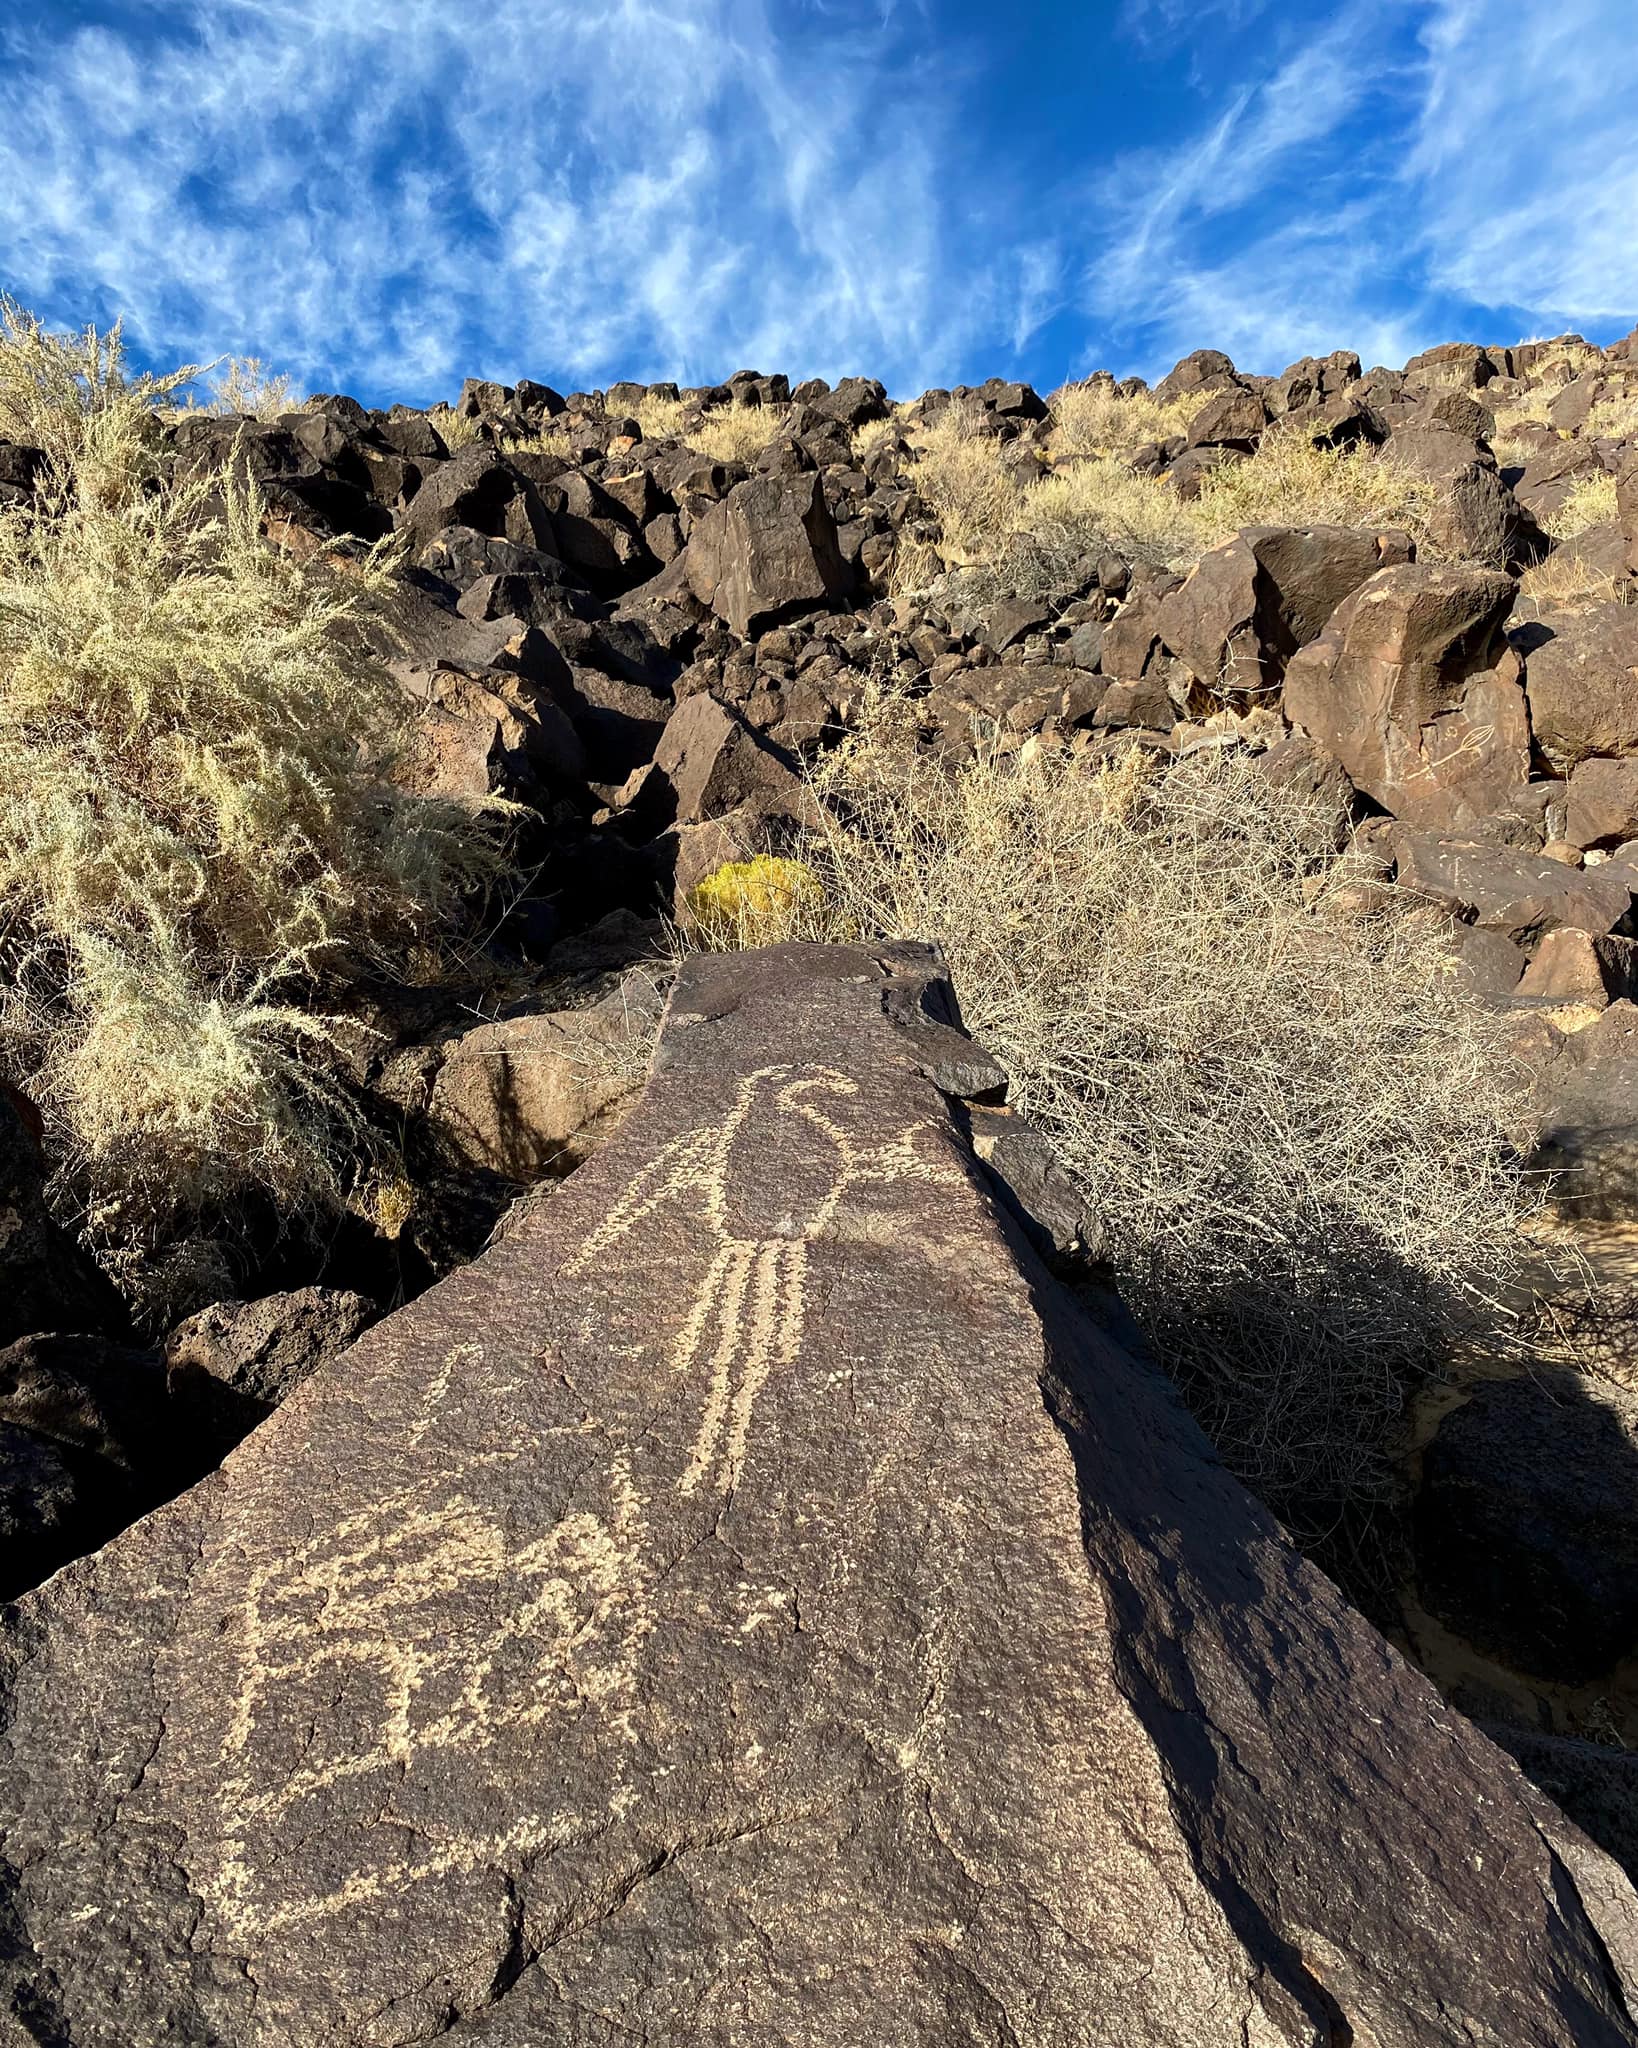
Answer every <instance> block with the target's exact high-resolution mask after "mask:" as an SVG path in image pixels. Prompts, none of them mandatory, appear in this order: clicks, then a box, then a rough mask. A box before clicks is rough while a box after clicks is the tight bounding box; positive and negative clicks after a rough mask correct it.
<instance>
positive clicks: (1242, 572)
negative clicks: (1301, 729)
mask: <svg viewBox="0 0 1638 2048" xmlns="http://www.w3.org/2000/svg"><path fill="white" fill-rule="evenodd" d="M1410 553H1411V549H1410V542H1409V539H1408V538H1407V537H1406V536H1405V535H1403V534H1377V533H1368V532H1361V531H1356V530H1355V529H1354V528H1352V527H1346V526H1306V527H1295V526H1248V527H1246V528H1244V529H1243V530H1242V531H1241V532H1240V533H1238V534H1236V535H1235V537H1234V539H1233V540H1226V541H1224V542H1222V543H1221V545H1219V546H1218V547H1215V548H1212V549H1210V550H1208V552H1207V553H1206V554H1204V555H1202V556H1201V558H1200V560H1199V562H1198V563H1197V564H1196V565H1195V567H1194V569H1193V570H1192V571H1191V572H1190V574H1189V576H1188V578H1187V579H1186V580H1185V581H1184V582H1183V583H1182V584H1181V585H1179V587H1178V588H1177V589H1176V590H1174V591H1171V592H1170V593H1169V594H1168V595H1167V596H1166V597H1165V598H1163V599H1162V600H1161V603H1160V608H1159V611H1158V614H1157V624H1158V628H1159V632H1160V637H1161V639H1162V640H1163V641H1164V642H1165V644H1166V646H1167V647H1169V648H1170V649H1171V651H1172V653H1173V654H1175V655H1176V656H1177V657H1178V658H1179V660H1180V661H1182V662H1183V664H1184V665H1185V667H1186V668H1187V669H1188V670H1189V673H1190V674H1191V675H1192V676H1194V677H1195V678H1196V680H1197V681H1199V682H1202V683H1204V684H1205V685H1206V686H1207V687H1208V688H1209V689H1214V690H1221V691H1223V692H1225V693H1232V694H1235V695H1241V694H1250V693H1255V692H1258V691H1263V690H1277V689H1278V688H1279V685H1280V681H1281V679H1282V677H1283V676H1284V674H1285V669H1286V664H1287V662H1288V661H1289V660H1290V659H1291V657H1292V655H1293V654H1295V653H1296V652H1297V650H1298V649H1299V648H1301V647H1306V646H1307V645H1308V643H1309V642H1310V641H1311V640H1314V639H1317V638H1318V636H1319V634H1320V633H1321V631H1322V630H1323V629H1324V626H1325V624H1326V621H1327V620H1328V619H1329V618H1330V617H1331V614H1332V613H1333V612H1334V611H1335V610H1336V608H1337V606H1338V605H1339V604H1341V602H1342V600H1343V599H1344V598H1345V597H1346V596H1347V595H1348V594H1349V592H1350V591H1353V590H1357V589H1358V588H1359V586H1360V584H1362V583H1363V582H1364V581H1365V579H1366V578H1367V577H1368V576H1374V575H1375V574H1376V572H1377V570H1378V569H1382V568H1387V567H1389V566H1391V565H1393V564H1395V563H1399V562H1406V561H1409V559H1410Z"/></svg>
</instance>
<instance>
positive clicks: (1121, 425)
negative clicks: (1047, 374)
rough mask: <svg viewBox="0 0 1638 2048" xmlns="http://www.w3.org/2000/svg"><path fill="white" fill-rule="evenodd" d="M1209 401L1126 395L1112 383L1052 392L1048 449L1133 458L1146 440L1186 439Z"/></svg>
mask: <svg viewBox="0 0 1638 2048" xmlns="http://www.w3.org/2000/svg"><path fill="white" fill-rule="evenodd" d="M1204 403H1205V401H1204V400H1203V399H1202V398H1201V396H1200V394H1199V393H1198V392H1192V393H1190V394H1189V395H1188V396H1187V397H1185V398H1177V399H1172V400H1171V401H1169V402H1165V401H1162V400H1160V399H1157V398H1156V397H1155V396H1154V394H1153V393H1152V392H1150V391H1134V392H1131V393H1126V392H1123V391H1121V390H1120V388H1119V386H1118V385H1116V383H1115V382H1114V380H1113V379H1112V378H1108V377H1093V378H1089V379H1088V380H1087V381H1086V382H1085V383H1082V384H1066V385H1064V386H1063V388H1062V389H1061V390H1059V391H1055V392H1053V394H1052V396H1051V398H1050V399H1049V400H1048V404H1049V405H1050V406H1051V408H1052V426H1051V431H1050V433H1049V434H1048V437H1047V446H1048V447H1049V449H1050V450H1051V451H1052V454H1053V455H1054V457H1055V458H1058V459H1070V458H1076V457H1085V456H1101V455H1130V454H1131V453H1132V451H1133V449H1135V448H1139V447H1141V446H1142V445H1143V443H1144V442H1146V441H1154V442H1157V443H1163V442H1166V441H1169V440H1171V439H1172V438H1174V437H1175V436H1176V435H1178V434H1186V433H1187V432H1188V431H1189V424H1190V422H1191V421H1192V420H1193V418H1194V415H1195V414H1196V413H1197V412H1198V411H1199V410H1200V409H1201V407H1202V405H1203V404H1204Z"/></svg>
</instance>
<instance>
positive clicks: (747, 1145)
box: [569, 1066, 961, 1494]
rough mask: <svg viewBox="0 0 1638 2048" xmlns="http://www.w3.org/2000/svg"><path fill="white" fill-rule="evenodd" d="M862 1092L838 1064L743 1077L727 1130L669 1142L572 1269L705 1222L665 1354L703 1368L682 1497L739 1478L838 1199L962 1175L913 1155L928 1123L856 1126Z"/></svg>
mask: <svg viewBox="0 0 1638 2048" xmlns="http://www.w3.org/2000/svg"><path fill="white" fill-rule="evenodd" d="M858 1094H859V1085H858V1083H857V1082H856V1081H852V1080H849V1079H848V1077H847V1076H846V1075H845V1074H840V1073H837V1072H836V1071H835V1069H834V1068H830V1067H812V1068H806V1069H803V1068H798V1067H791V1066H776V1067H762V1068H759V1069H758V1070H757V1071H756V1072H755V1073H753V1074H748V1075H747V1076H746V1077H745V1079H744V1080H742V1081H741V1082H740V1083H739V1086H738V1087H737V1089H736V1090H735V1093H734V1100H733V1104H732V1106H731V1108H730V1109H729V1111H728V1114H727V1115H726V1116H725V1117H724V1118H723V1119H722V1121H721V1122H720V1123H717V1124H711V1125H706V1126H702V1127H701V1128H700V1129H697V1130H693V1131H688V1132H685V1133H684V1134H683V1135H682V1136H681V1137H678V1138H674V1139H672V1141H671V1143H670V1144H669V1145H666V1146H665V1147H664V1148H663V1149H662V1150H661V1151H660V1152H659V1153H658V1154H657V1155H656V1156H655V1157H654V1158H653V1159H652V1160H651V1161H650V1162H649V1163H648V1165H647V1166H646V1167H644V1168H643V1170H642V1171H641V1172H640V1173H639V1174H638V1175H637V1176H636V1178H635V1179H634V1180H633V1182H632V1184H631V1186H630V1187H629V1188H628V1189H627V1191H626V1194H625V1196H624V1198H623V1199H622V1200H621V1201H620V1202H619V1204H618V1205H617V1206H616V1207H615V1208H614V1209H613V1210H612V1211H611V1213H610V1215H609V1216H608V1218H607V1220H606V1221H605V1222H604V1223H603V1225H602V1226H601V1227H600V1228H599V1229H598V1230H596V1231H594V1232H593V1233H592V1235H591V1237H590V1238H589V1239H588V1240H587V1242H586V1244H585V1245H584V1246H583V1247H582V1249H581V1250H580V1252H579V1253H578V1254H577V1255H576V1257H575V1259H574V1260H573V1261H572V1262H571V1265H570V1267H569V1270H570V1271H571V1272H574V1271H579V1270H583V1269H584V1268H585V1267H586V1266H588V1265H589V1264H590V1263H591V1262H592V1261H594V1260H595V1259H597V1258H598V1257H599V1256H600V1255H601V1254H602V1253H604V1252H606V1251H607V1250H608V1248H609V1247H610V1246H611V1245H613V1244H615V1243H617V1242H618V1241H619V1240H620V1239H621V1238H623V1237H625V1236H627V1235H628V1234H629V1233H630V1232H631V1231H633V1230H635V1229H636V1228H637V1227H638V1225H640V1224H642V1223H645V1222H647V1221H648V1220H649V1219H650V1218H657V1219H660V1220H662V1221H663V1220H664V1219H665V1217H666V1216H667V1215H668V1214H670V1215H672V1216H675V1215H676V1214H677V1212H678V1211H685V1212H687V1213H689V1214H690V1215H692V1216H693V1217H695V1218H696V1219H700V1220H703V1221H704V1222H705V1224H706V1226H707V1228H708V1230H709V1232H710V1234H711V1238H712V1239H713V1240H714V1242H713V1245H712V1249H711V1256H710V1258H709V1260H708V1262H707V1264H706V1266H705V1268H704V1270H703V1272H702V1273H701V1275H700V1279H699V1282H698V1284H697V1286H696V1287H695V1290H694V1293H693V1298H692V1302H691V1305H690V1308H689V1312H688V1314H687V1316H686V1318H685V1319H684V1322H683V1326H682V1329H681V1331H680V1332H679V1334H678V1336H677V1339H676V1342H675V1344H674V1346H673V1348H672V1352H671V1363H672V1365H673V1367H674V1368H675V1369H676V1370H677V1371H678V1372H679V1373H683V1374H688V1373H692V1372H693V1370H694V1368H695V1367H696V1366H697V1365H698V1364H699V1363H700V1362H701V1360H704V1361H705V1362H706V1393H705V1407H704V1412H703V1414H702V1416H701V1419H700V1426H699V1432H698V1435H697V1436H696V1437H695V1440H694V1446H693V1451H692V1455H691V1456H690V1458H689V1460H688V1463H687V1465H686V1466H685V1467H684V1469H683V1473H682V1477H681V1479H680V1481H679V1482H678V1485H679V1490H680V1491H681V1492H682V1493H684V1494H691V1493H694V1492H696V1491H697V1490H698V1489H699V1487H700V1486H701V1485H703V1484H704V1483H705V1481H706V1480H707V1479H708V1478H713V1477H714V1482H715V1484H716V1486H717V1488H718V1490H719V1491H721V1492H723V1493H728V1492H730V1491H732V1489H733V1487H734V1485H735V1484H736V1483H737V1481H738V1479H739V1475H740V1471H741V1469H742V1467H743V1465H744V1462H745V1451H746V1446H747V1444H748V1442H749V1440H750V1433H751V1424H752V1421H753V1419H754V1417H755V1413H756V1404H757V1398H758V1396H759V1395H760V1394H761V1392H762V1390H763V1388H764V1387H765V1386H766V1384H767V1382H768V1378H769V1376H770V1374H771V1373H773V1372H774V1371H775V1370H776V1369H778V1368H782V1367H789V1366H792V1365H794V1364H795V1363H796V1360H797V1356H798V1354H799V1353H800V1351H801V1348H802V1338H803V1332H804V1329H805V1324H806V1313H807V1282H808V1264H809V1248H810V1247H811V1246H812V1245H814V1244H815V1243H817V1242H818V1241H819V1240H821V1239H822V1238H823V1237H824V1236H825V1234H826V1232H827V1231H828V1230H829V1229H830V1227H831V1226H832V1224H833V1222H834V1219H835V1217H836V1213H837V1210H838V1208H839V1207H840V1206H841V1204H842V1202H843V1201H844V1199H845V1198H846V1197H847V1196H848V1195H849V1194H850V1193H852V1192H853V1191H854V1190H856V1189H858V1188H860V1187H862V1186H864V1185H867V1184H870V1183H875V1184H878V1185H880V1184H887V1183H892V1182H895V1181H904V1180H912V1179H919V1180H944V1179H951V1180H956V1181H959V1180H960V1179H961V1174H960V1172H959V1169H958V1168H956V1167H955V1166H954V1165H953V1164H952V1163H950V1162H949V1161H939V1160H936V1159H931V1158H924V1157H923V1156H922V1155H921V1154H920V1153H919V1152H918V1151H917V1149H916V1138H917V1135H918V1133H920V1132H922V1131H926V1130H931V1129H932V1128H933V1126H932V1125H931V1123H930V1122H926V1121H924V1122H920V1123H916V1124H913V1125H911V1126H909V1127H908V1128H907V1129H905V1130H902V1131H900V1132H899V1133H898V1134H897V1136H895V1137H893V1138H891V1139H889V1140H887V1141H886V1142H883V1140H882V1139H881V1137H880V1135H879V1133H878V1132H875V1131H870V1132H862V1133H861V1132H855V1131H850V1130H849V1129H848V1128H847V1125H846V1122H845V1121H844V1120H843V1116H842V1112H843V1106H844V1105H845V1104H846V1103H848V1102H849V1101H850V1100H851V1099H852V1098H854V1097H856V1096H857V1095H858ZM792 1120H794V1121H795V1123H796V1124H797V1126H798V1128H796V1129H794V1130H793V1129H792V1128H791V1127H790V1125H791V1121H792Z"/></svg>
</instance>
